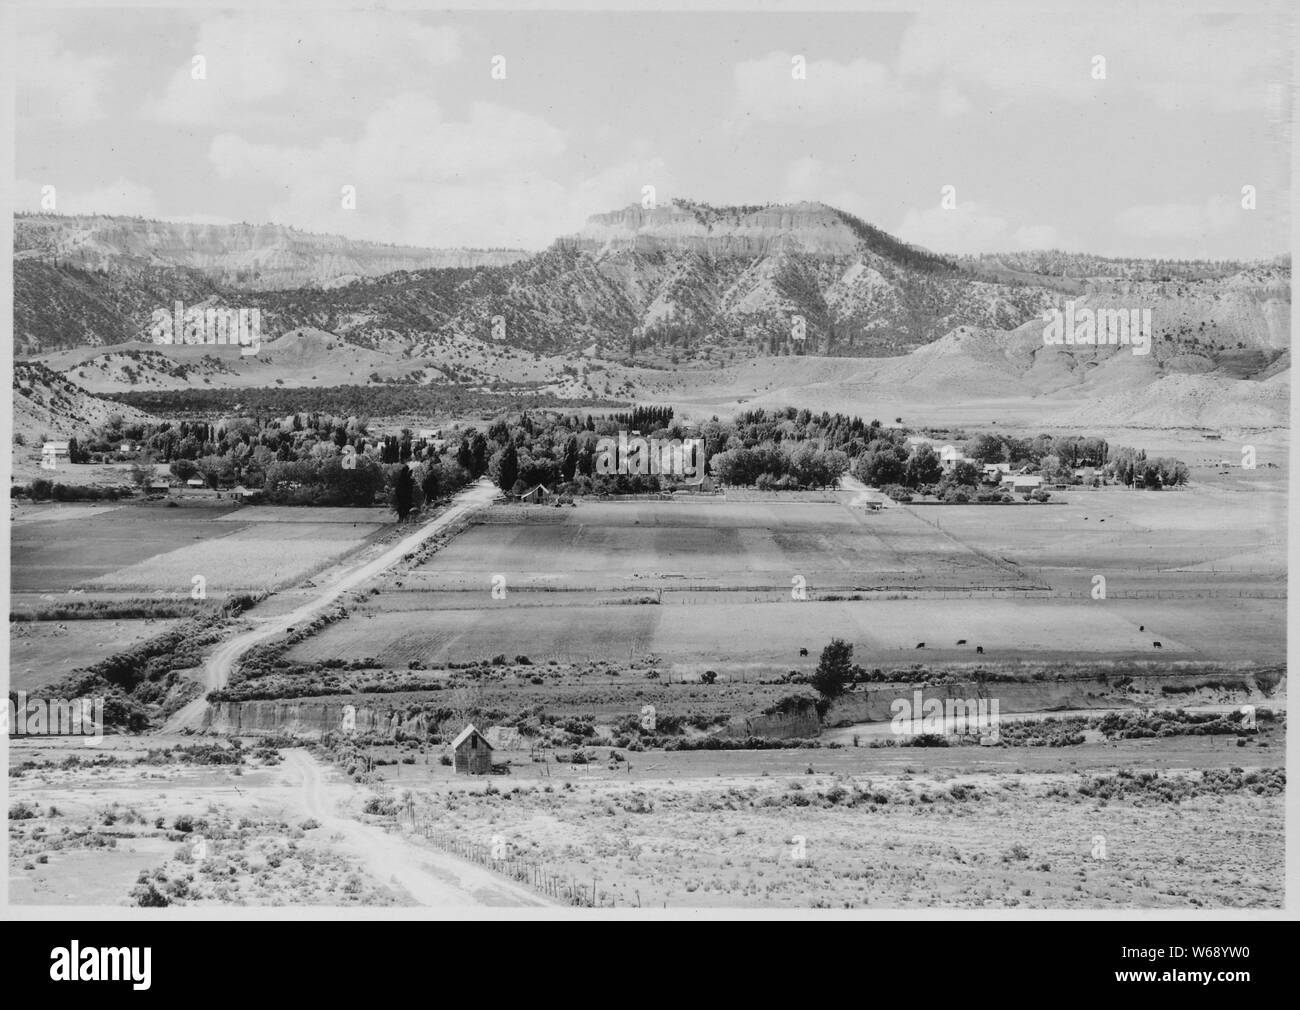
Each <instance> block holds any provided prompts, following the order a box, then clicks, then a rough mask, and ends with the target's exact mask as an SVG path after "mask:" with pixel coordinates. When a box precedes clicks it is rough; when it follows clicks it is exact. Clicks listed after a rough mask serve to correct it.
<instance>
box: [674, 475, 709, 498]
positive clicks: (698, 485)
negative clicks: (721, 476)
mask: <svg viewBox="0 0 1300 1010" xmlns="http://www.w3.org/2000/svg"><path fill="white" fill-rule="evenodd" d="M677 489H678V490H681V491H694V492H698V493H701V494H703V493H706V492H711V491H712V490H713V478H712V477H710V476H709V475H708V474H707V473H702V474H700V475H699V476H698V477H691V478H689V479H688V480H684V481H682V482H681V483H680V484H678V485H677Z"/></svg>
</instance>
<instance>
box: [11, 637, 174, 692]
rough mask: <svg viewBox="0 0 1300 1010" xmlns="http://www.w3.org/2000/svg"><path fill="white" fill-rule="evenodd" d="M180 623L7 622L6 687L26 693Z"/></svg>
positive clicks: (123, 650)
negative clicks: (7, 662) (7, 656)
mask: <svg viewBox="0 0 1300 1010" xmlns="http://www.w3.org/2000/svg"><path fill="white" fill-rule="evenodd" d="M180 623H181V621H180V620H179V619H170V620H169V619H159V620H153V619H145V620H105V621H15V622H12V623H11V624H10V625H9V688H10V690H14V691H30V690H32V689H33V688H37V687H44V686H45V685H47V684H52V683H54V682H55V681H57V680H60V679H62V678H63V677H65V676H66V675H67V674H69V673H71V672H72V671H73V670H75V669H79V668H81V667H85V666H93V665H94V664H95V663H98V662H100V661H101V660H105V659H107V658H108V657H109V656H113V655H116V654H117V653H119V652H125V651H126V650H127V649H129V648H131V647H132V646H134V645H137V644H139V643H140V642H143V641H144V640H145V639H148V638H153V637H154V636H155V635H161V634H163V633H165V632H167V631H170V630H171V629H172V628H174V627H176V625H178V624H180Z"/></svg>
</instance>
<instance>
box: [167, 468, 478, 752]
mask: <svg viewBox="0 0 1300 1010" xmlns="http://www.w3.org/2000/svg"><path fill="white" fill-rule="evenodd" d="M496 494H497V489H496V487H495V486H494V485H493V484H492V483H491V482H490V481H488V480H487V479H486V478H484V479H481V480H479V482H478V483H476V484H474V485H473V486H472V487H469V488H467V489H466V490H464V491H462V492H461V493H460V494H458V495H457V496H456V498H455V499H454V504H453V505H452V506H451V508H449V509H448V510H447V511H446V512H444V513H443V514H442V515H440V516H438V518H437V519H434V520H433V521H432V522H428V523H425V524H424V525H423V526H421V527H420V528H419V529H418V530H416V531H415V532H414V533H412V534H411V535H410V536H408V537H405V538H403V539H402V540H400V541H398V542H397V543H396V544H394V545H393V546H392V547H390V548H389V549H388V550H386V551H385V552H384V553H383V554H381V555H379V556H378V557H376V558H372V559H371V560H370V561H366V562H362V563H359V564H357V565H356V566H355V567H353V568H347V569H344V570H343V571H342V572H341V573H340V574H339V575H338V576H337V577H336V578H335V579H333V580H332V581H330V582H328V583H326V584H324V585H321V586H319V587H318V592H319V595H317V596H316V597H315V598H314V599H312V600H310V601H309V602H307V603H304V604H303V605H302V606H301V607H298V608H297V609H296V610H293V611H291V612H290V613H287V614H282V615H280V616H278V617H273V618H270V619H269V620H267V621H265V622H264V623H262V624H260V625H258V626H257V627H256V628H253V629H252V630H251V631H246V632H244V633H243V634H242V635H237V636H236V637H234V638H232V639H231V640H230V641H228V642H223V643H222V644H221V645H219V646H218V647H217V649H216V651H215V652H213V653H212V655H210V656H209V657H208V658H207V660H206V662H205V663H204V665H203V681H204V692H203V695H200V696H199V697H197V698H195V699H194V700H193V701H191V702H190V703H189V704H188V705H186V706H185V707H183V708H181V709H178V710H177V711H176V712H175V713H174V714H173V715H172V717H171V718H170V719H168V720H167V722H166V724H165V725H164V726H163V727H162V728H161V729H160V730H159V732H161V733H178V732H181V731H182V730H185V729H199V728H200V727H201V726H202V725H203V716H204V713H205V712H206V711H207V708H208V703H207V701H205V700H204V695H206V694H207V693H208V692H209V691H215V690H217V689H219V688H222V687H224V686H225V685H226V682H227V681H228V680H229V679H230V671H231V670H233V669H234V666H235V663H236V662H238V661H239V657H240V656H242V655H243V654H244V653H245V652H247V651H248V650H249V649H251V648H252V647H253V646H254V645H257V644H258V643H259V642H264V641H266V640H267V639H269V638H274V637H275V636H276V635H281V634H284V633H285V632H286V631H288V630H289V629H290V628H292V627H295V626H297V625H299V624H302V623H303V622H305V621H310V620H311V619H312V618H314V617H315V616H317V615H318V614H319V613H320V612H321V611H322V610H324V609H325V608H326V607H328V606H329V605H330V604H331V603H333V602H334V601H335V600H337V599H338V598H339V597H340V596H342V595H343V594H344V593H346V592H349V591H351V590H353V589H356V588H357V587H358V586H360V585H362V584H364V583H366V582H368V581H369V580H370V579H373V578H374V577H375V576H376V575H379V574H380V573H381V572H384V571H387V570H388V569H389V568H391V567H392V566H393V565H394V564H396V563H397V562H398V561H400V560H401V559H402V558H403V557H404V556H405V555H407V554H409V553H410V552H411V551H413V550H416V549H417V548H419V547H420V546H421V545H422V544H423V543H424V542H425V541H426V540H428V539H429V538H430V537H432V536H434V535H436V534H437V533H440V532H441V531H442V530H444V529H446V528H447V527H448V526H450V525H452V524H453V523H455V522H457V521H458V520H460V519H461V518H463V517H464V516H465V515H467V514H468V513H470V512H474V511H476V510H478V509H480V508H482V507H483V506H485V505H487V504H489V503H490V502H491V501H492V499H493V498H494V497H496Z"/></svg>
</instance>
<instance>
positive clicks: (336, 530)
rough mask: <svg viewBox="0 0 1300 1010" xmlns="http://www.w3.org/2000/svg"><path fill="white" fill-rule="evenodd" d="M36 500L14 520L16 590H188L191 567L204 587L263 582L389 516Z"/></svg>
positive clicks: (349, 545)
mask: <svg viewBox="0 0 1300 1010" xmlns="http://www.w3.org/2000/svg"><path fill="white" fill-rule="evenodd" d="M42 508H44V507H43V506H33V507H29V509H30V513H29V514H28V515H27V516H25V518H24V519H23V521H21V522H15V523H13V524H12V526H11V530H12V535H13V541H12V549H11V555H10V577H11V586H12V591H13V592H14V593H19V594H38V595H40V594H45V595H49V596H54V595H56V594H59V595H63V594H67V593H69V592H70V591H73V590H81V591H86V592H89V593H91V594H95V595H102V594H105V593H125V594H130V595H148V594H172V593H179V594H181V595H183V596H189V594H190V590H191V588H192V585H193V584H192V581H191V580H192V579H193V577H194V576H195V575H202V576H203V577H204V578H205V579H206V580H207V585H206V588H207V591H208V592H209V593H218V594H220V593H230V592H237V591H243V590H258V589H268V588H272V587H274V586H276V585H279V584H282V583H286V582H293V581H297V580H298V579H301V578H303V577H304V576H305V575H306V574H307V573H308V572H310V571H312V570H313V569H316V568H318V567H320V566H321V565H324V564H328V563H329V562H331V561H333V560H335V559H337V558H339V557H342V556H343V555H345V554H347V553H348V552H350V551H352V550H354V549H355V548H357V547H358V546H360V545H361V544H363V543H364V542H366V540H367V539H368V538H370V537H371V536H373V535H374V534H375V533H377V532H378V531H379V530H381V529H383V528H385V527H386V525H387V523H385V522H383V521H382V519H383V513H382V511H381V510H373V511H371V510H357V509H344V510H340V511H342V512H345V513H347V515H344V516H338V517H330V518H328V519H325V520H322V519H321V518H320V517H318V516H310V515H298V514H296V513H297V512H299V511H302V512H321V511H325V510H319V509H313V510H295V509H292V508H284V509H263V508H258V509H252V508H246V509H240V508H239V507H237V506H220V505H218V506H215V507H208V508H204V509H202V510H199V509H193V508H177V509H169V508H164V507H158V506H156V505H142V504H134V503H132V504H124V505H119V506H116V507H113V508H111V509H105V508H103V507H102V506H91V507H87V508H86V509H85V514H84V516H82V517H79V521H68V520H67V518H66V516H67V515H68V512H69V510H73V509H77V508H78V506H75V505H52V506H49V509H50V510H51V515H52V516H58V517H59V518H58V520H56V521H44V520H43V518H41V514H42V513H41V510H42ZM367 511H369V512H370V521H369V522H360V521H358V519H359V518H360V517H359V516H358V515H357V513H360V512H367ZM377 520H380V521H377ZM47 602H48V601H47Z"/></svg>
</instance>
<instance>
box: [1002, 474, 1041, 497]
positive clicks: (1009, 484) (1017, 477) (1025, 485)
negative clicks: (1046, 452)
mask: <svg viewBox="0 0 1300 1010" xmlns="http://www.w3.org/2000/svg"><path fill="white" fill-rule="evenodd" d="M1042 485H1043V478H1042V477H1040V476H1038V475H1037V474H1028V473H1016V474H1008V475H1007V476H1006V477H1004V478H1003V480H1002V486H1003V487H1004V488H1007V489H1009V490H1010V491H1012V492H1013V493H1015V494H1025V493H1027V492H1030V491H1037V490H1038V489H1039V488H1040V487H1042Z"/></svg>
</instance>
